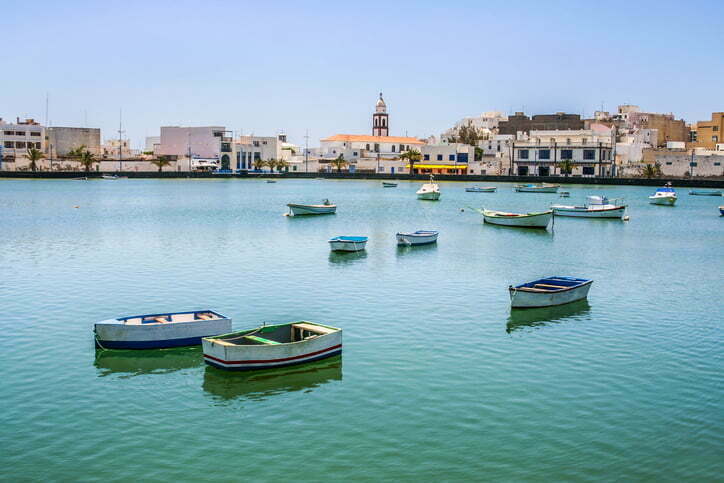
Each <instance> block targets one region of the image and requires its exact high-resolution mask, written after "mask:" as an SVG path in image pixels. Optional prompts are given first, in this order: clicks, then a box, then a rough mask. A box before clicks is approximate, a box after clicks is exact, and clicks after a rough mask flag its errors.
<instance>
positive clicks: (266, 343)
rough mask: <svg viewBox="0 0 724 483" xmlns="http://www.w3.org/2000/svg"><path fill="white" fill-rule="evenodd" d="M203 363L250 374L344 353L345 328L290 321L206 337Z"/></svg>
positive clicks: (203, 343) (203, 342)
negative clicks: (343, 336)
mask: <svg viewBox="0 0 724 483" xmlns="http://www.w3.org/2000/svg"><path fill="white" fill-rule="evenodd" d="M201 345H202V347H203V351H204V361H205V362H206V363H207V364H209V365H212V366H214V367H218V368H219V369H225V370H230V371H251V370H259V369H271V368H275V367H285V366H292V365H296V364H304V363H306V362H312V361H317V360H320V359H325V358H327V357H332V356H336V355H339V354H341V353H342V329H338V328H337V327H330V326H328V325H322V324H316V323H314V322H307V321H301V322H289V323H286V324H280V325H268V326H264V327H259V328H256V329H250V330H243V331H240V332H234V333H231V334H225V335H219V336H216V337H206V338H204V339H203V341H202V344H201Z"/></svg>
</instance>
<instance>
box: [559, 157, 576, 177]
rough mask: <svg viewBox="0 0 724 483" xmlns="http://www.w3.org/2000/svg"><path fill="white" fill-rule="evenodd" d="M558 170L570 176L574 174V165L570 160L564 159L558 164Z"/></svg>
mask: <svg viewBox="0 0 724 483" xmlns="http://www.w3.org/2000/svg"><path fill="white" fill-rule="evenodd" d="M558 169H559V170H560V171H561V174H564V175H566V176H568V175H569V174H571V173H572V172H573V163H572V162H571V160H570V159H564V160H563V161H561V162H559V163H558Z"/></svg>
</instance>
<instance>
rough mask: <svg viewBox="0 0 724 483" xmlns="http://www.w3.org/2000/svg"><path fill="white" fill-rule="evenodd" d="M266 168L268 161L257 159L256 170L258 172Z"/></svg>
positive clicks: (255, 162)
mask: <svg viewBox="0 0 724 483" xmlns="http://www.w3.org/2000/svg"><path fill="white" fill-rule="evenodd" d="M264 166H266V161H262V160H261V159H255V160H254V169H255V170H257V171H261V170H262V168H264Z"/></svg>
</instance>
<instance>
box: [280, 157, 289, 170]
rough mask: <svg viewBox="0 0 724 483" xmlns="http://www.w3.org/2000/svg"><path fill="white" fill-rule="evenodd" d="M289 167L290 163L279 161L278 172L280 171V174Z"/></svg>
mask: <svg viewBox="0 0 724 483" xmlns="http://www.w3.org/2000/svg"><path fill="white" fill-rule="evenodd" d="M288 166H289V163H287V162H286V161H284V160H283V159H280V160H279V161H277V170H279V171H280V172H281V171H282V170H283V169H284V168H286V167H288Z"/></svg>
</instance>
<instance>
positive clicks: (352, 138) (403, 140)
mask: <svg viewBox="0 0 724 483" xmlns="http://www.w3.org/2000/svg"><path fill="white" fill-rule="evenodd" d="M322 141H342V142H347V143H351V142H361V143H392V144H425V141H420V140H419V139H417V138H408V137H404V136H365V135H363V134H335V135H334V136H330V137H328V138H324V139H322Z"/></svg>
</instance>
